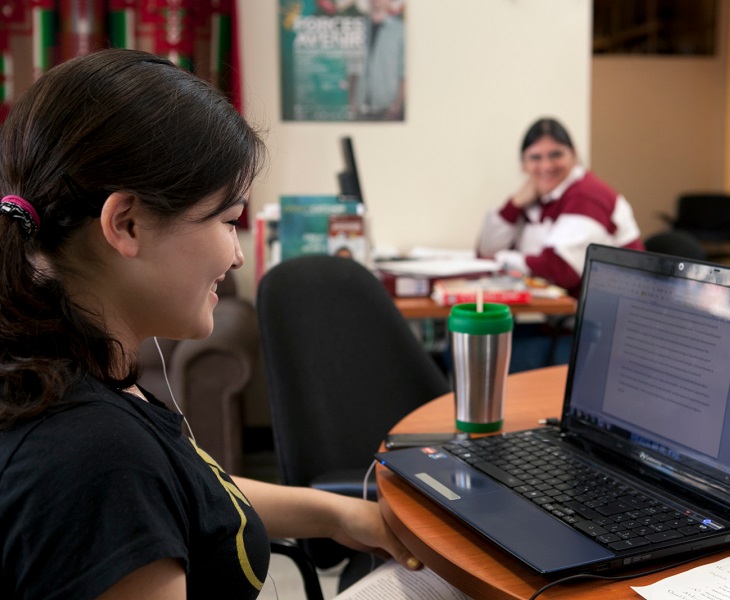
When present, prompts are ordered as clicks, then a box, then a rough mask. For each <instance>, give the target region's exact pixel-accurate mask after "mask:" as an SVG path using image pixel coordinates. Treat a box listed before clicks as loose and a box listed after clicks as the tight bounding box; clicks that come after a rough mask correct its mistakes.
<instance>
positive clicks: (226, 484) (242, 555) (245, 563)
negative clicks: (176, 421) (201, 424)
mask: <svg viewBox="0 0 730 600" xmlns="http://www.w3.org/2000/svg"><path fill="white" fill-rule="evenodd" d="M190 443H191V444H192V445H193V447H194V448H195V450H196V451H197V453H198V454H199V455H200V457H201V458H202V459H203V460H204V461H205V462H206V463H208V466H209V467H210V468H211V469H212V471H213V473H215V476H216V477H217V478H218V481H220V483H221V485H222V486H223V489H225V490H226V492H228V495H229V496H230V498H231V503H232V504H233V507H234V508H235V509H236V512H237V513H238V515H239V516H240V517H241V526H240V527H239V528H238V533H236V550H237V551H238V562H239V563H241V570H242V571H243V573H244V575H245V576H246V579H248V580H249V582H250V583H251V585H252V586H253V587H255V588H256V589H257V590H261V588H262V587H263V586H264V582H263V581H261V580H260V579H259V578H258V577H256V574H255V573H254V572H253V568H252V567H251V562H250V561H249V559H248V553H247V552H246V546H245V544H244V543H243V530H244V529H245V528H246V523H247V519H246V515H245V514H244V513H243V510H242V509H241V507H240V505H239V504H238V502H236V498H238V500H240V501H241V502H243V503H244V504H245V505H246V506H251V503H250V502H249V501H248V500H247V499H246V496H244V495H243V492H241V490H239V489H238V486H237V485H236V484H234V483H232V482H230V481H226V480H225V479H223V477H222V476H221V473H223V472H224V471H223V469H222V468H221V467H220V465H219V464H218V463H217V462H216V461H215V459H214V458H213V457H212V456H210V454H208V453H207V452H206V451H205V450H202V449H201V448H199V447H198V445H197V444H196V443H195V442H194V441H193V440H190Z"/></svg>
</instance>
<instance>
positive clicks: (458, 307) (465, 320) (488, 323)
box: [449, 302, 513, 335]
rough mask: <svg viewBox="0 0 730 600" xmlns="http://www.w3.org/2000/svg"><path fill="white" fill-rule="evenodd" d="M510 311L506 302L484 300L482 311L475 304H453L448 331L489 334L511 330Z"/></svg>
mask: <svg viewBox="0 0 730 600" xmlns="http://www.w3.org/2000/svg"><path fill="white" fill-rule="evenodd" d="M512 327H513V319H512V311H511V310H510V309H509V306H507V305H506V304H496V303H490V302H485V303H484V305H483V307H482V311H481V312H478V311H477V305H476V304H474V303H472V304H455V305H454V306H452V307H451V312H450V314H449V331H453V332H454V333H468V334H471V335H489V334H497V333H506V332H508V331H512Z"/></svg>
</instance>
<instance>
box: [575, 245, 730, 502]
mask: <svg viewBox="0 0 730 600" xmlns="http://www.w3.org/2000/svg"><path fill="white" fill-rule="evenodd" d="M585 269H586V270H585V275H584V281H583V288H582V297H581V302H580V312H579V315H578V320H577V323H578V325H577V329H576V343H575V345H574V349H573V352H574V355H573V361H572V362H571V372H570V375H569V383H568V391H567V395H566V403H565V407H564V415H563V424H564V429H565V430H566V431H567V432H577V433H579V435H580V436H582V437H585V436H588V437H589V438H590V439H591V440H592V441H596V442H598V443H599V444H601V445H604V446H607V447H610V448H611V449H612V450H615V451H618V452H620V453H622V454H625V455H627V456H629V457H630V458H632V459H636V460H639V461H641V463H642V464H643V465H645V466H646V468H649V469H653V470H656V471H658V472H661V473H662V474H663V475H664V476H668V477H670V478H674V479H676V480H680V481H682V483H683V484H684V485H686V484H687V483H690V484H694V485H696V486H697V487H698V488H699V489H701V490H704V491H705V492H709V493H711V494H712V495H718V494H726V493H728V489H730V411H729V410H728V395H729V394H730V267H723V266H719V265H711V264H708V263H701V262H697V261H687V260H682V259H678V258H674V257H668V256H663V255H656V254H651V253H642V252H633V251H628V250H619V249H608V248H605V247H601V246H592V247H591V248H590V249H589V251H588V254H587V259H586V267H585ZM688 479H689V480H690V481H687V480H688Z"/></svg>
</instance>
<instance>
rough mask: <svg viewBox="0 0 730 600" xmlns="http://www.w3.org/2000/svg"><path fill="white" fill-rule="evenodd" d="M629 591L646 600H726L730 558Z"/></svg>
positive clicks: (729, 594) (728, 597) (729, 593)
mask: <svg viewBox="0 0 730 600" xmlns="http://www.w3.org/2000/svg"><path fill="white" fill-rule="evenodd" d="M631 589H632V590H634V591H635V592H636V593H637V594H640V595H641V596H642V597H644V598H646V600H664V599H665V598H677V599H678V600H730V558H724V559H723V560H720V561H717V562H714V563H710V564H709V565H704V566H702V567H696V568H694V569H690V570H689V571H685V572H684V573H679V574H678V575H673V576H671V577H667V578H666V579H662V580H661V581H657V582H656V583H652V584H651V585H644V586H631Z"/></svg>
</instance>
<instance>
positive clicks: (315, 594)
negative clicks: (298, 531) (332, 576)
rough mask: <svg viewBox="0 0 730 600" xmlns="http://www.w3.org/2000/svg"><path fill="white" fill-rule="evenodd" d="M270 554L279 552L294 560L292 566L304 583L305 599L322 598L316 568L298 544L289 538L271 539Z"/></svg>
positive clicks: (314, 599) (316, 599)
mask: <svg viewBox="0 0 730 600" xmlns="http://www.w3.org/2000/svg"><path fill="white" fill-rule="evenodd" d="M271 552H272V554H281V555H282V556H286V557H288V558H289V559H290V560H291V561H293V562H294V566H295V567H296V568H297V570H298V571H299V574H300V575H301V577H302V583H303V584H304V595H305V596H306V597H307V600H324V594H322V585H321V584H320V582H319V575H317V568H316V567H315V566H314V561H312V558H311V557H310V556H309V555H308V554H306V553H305V552H304V551H303V550H302V549H301V548H300V547H299V546H297V545H295V544H293V543H292V542H290V541H289V540H283V539H282V540H278V539H277V540H271Z"/></svg>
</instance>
